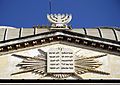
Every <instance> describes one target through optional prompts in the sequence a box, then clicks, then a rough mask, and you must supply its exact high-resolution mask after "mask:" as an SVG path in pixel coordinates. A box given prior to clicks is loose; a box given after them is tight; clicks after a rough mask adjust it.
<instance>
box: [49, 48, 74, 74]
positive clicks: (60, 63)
mask: <svg viewBox="0 0 120 85" xmlns="http://www.w3.org/2000/svg"><path fill="white" fill-rule="evenodd" d="M47 72H48V73H74V57H73V50H72V49H69V48H50V49H49V50H48V52H47Z"/></svg>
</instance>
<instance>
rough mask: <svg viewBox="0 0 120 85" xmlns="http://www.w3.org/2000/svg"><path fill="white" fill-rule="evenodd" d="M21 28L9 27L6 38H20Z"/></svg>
mask: <svg viewBox="0 0 120 85" xmlns="http://www.w3.org/2000/svg"><path fill="white" fill-rule="evenodd" d="M19 30H20V29H8V30H7V36H6V40H9V39H14V38H19Z"/></svg>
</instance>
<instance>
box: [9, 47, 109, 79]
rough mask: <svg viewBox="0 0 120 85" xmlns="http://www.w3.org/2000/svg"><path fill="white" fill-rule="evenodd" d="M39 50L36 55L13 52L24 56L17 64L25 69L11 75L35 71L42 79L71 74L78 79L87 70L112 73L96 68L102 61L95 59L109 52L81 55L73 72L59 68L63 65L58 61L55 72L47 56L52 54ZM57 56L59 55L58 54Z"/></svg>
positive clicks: (75, 63) (63, 77) (64, 76)
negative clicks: (50, 68) (29, 55)
mask: <svg viewBox="0 0 120 85" xmlns="http://www.w3.org/2000/svg"><path fill="white" fill-rule="evenodd" d="M38 51H39V52H40V54H38V55H37V56H34V57H28V56H23V55H18V54H12V56H15V57H19V58H23V61H22V62H21V63H19V64H17V65H16V66H19V67H21V69H23V71H20V72H16V73H12V74H11V75H16V74H21V73H27V72H33V73H35V74H39V75H41V77H40V79H42V78H44V77H46V76H50V77H54V78H57V79H65V78H68V77H70V76H73V77H77V78H78V79H82V77H81V76H80V75H81V74H84V73H87V72H94V73H100V74H105V75H109V74H110V73H107V72H103V71H99V70H96V68H98V67H99V66H101V65H102V63H100V62H99V61H96V60H95V59H96V58H100V57H103V56H106V55H107V54H101V55H96V56H90V57H83V56H79V57H78V58H77V59H75V60H74V65H73V66H74V69H72V70H74V72H72V73H71V72H68V71H66V72H63V71H62V70H60V69H59V68H60V66H61V62H59V63H58V64H60V65H58V67H57V68H58V69H59V70H57V71H59V72H54V70H52V71H53V72H49V70H48V68H49V66H48V64H49V63H51V62H50V60H48V58H47V57H50V56H48V54H47V52H44V51H43V50H41V49H38ZM59 53H60V52H59ZM52 57H55V56H52ZM57 57H59V56H57ZM73 57H77V56H76V55H74V56H73ZM55 59H56V58H55ZM53 60H54V59H53ZM60 60H62V58H61V57H60ZM48 61H49V62H48ZM64 61H65V60H64ZM52 64H54V63H52ZM55 64H56V63H55ZM66 64H68V63H66ZM63 67H64V66H63ZM67 67H68V66H67ZM65 70H67V69H64V71H65ZM68 70H69V69H68ZM60 71H61V72H60ZM69 71H70V70H69Z"/></svg>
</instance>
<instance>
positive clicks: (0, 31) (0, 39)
mask: <svg viewBox="0 0 120 85" xmlns="http://www.w3.org/2000/svg"><path fill="white" fill-rule="evenodd" d="M4 32H5V29H3V28H1V29H0V41H3V38H4Z"/></svg>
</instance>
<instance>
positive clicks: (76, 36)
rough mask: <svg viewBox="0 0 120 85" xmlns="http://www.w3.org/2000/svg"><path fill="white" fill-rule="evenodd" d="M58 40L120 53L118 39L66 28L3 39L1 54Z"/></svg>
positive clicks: (0, 47)
mask: <svg viewBox="0 0 120 85" xmlns="http://www.w3.org/2000/svg"><path fill="white" fill-rule="evenodd" d="M58 41H60V42H65V43H66V44H67V45H71V44H74V45H73V46H78V47H79V46H80V47H81V46H82V47H87V48H90V49H91V50H97V49H99V50H97V51H101V52H107V53H111V54H114V55H120V42H118V41H114V40H109V39H104V38H99V37H93V36H88V35H84V34H80V33H76V32H70V31H65V30H57V31H50V32H45V33H41V34H37V35H31V36H27V37H21V38H16V39H11V40H7V41H2V42H0V55H4V54H6V52H7V54H9V52H13V51H14V52H17V51H18V50H19V49H26V48H29V49H30V47H35V46H38V45H39V46H42V45H45V44H50V43H53V42H58Z"/></svg>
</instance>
